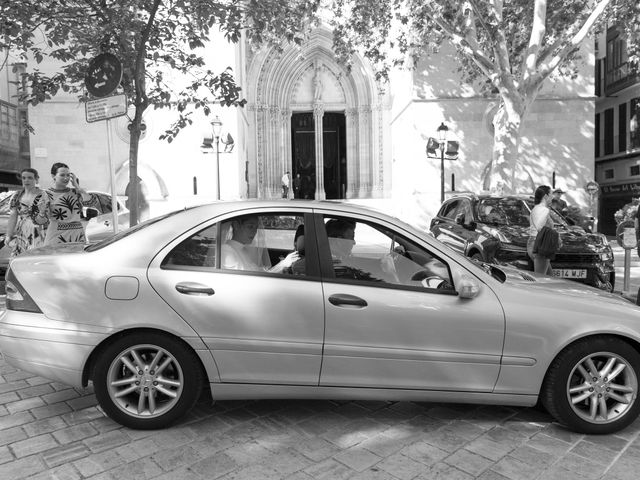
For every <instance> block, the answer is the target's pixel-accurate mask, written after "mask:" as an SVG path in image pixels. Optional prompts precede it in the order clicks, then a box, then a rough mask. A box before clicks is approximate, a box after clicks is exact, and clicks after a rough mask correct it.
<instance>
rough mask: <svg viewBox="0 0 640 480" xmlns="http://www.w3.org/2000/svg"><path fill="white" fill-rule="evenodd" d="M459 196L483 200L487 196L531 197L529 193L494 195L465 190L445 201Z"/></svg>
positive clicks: (505, 197)
mask: <svg viewBox="0 0 640 480" xmlns="http://www.w3.org/2000/svg"><path fill="white" fill-rule="evenodd" d="M460 198H469V199H472V200H485V199H487V198H495V199H514V200H530V199H531V198H532V196H531V195H526V194H524V193H514V194H511V195H494V194H491V193H480V194H478V193H473V192H465V193H460V194H456V195H453V196H452V197H451V198H449V199H448V200H447V201H450V200H457V199H460Z"/></svg>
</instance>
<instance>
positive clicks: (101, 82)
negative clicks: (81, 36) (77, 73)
mask: <svg viewBox="0 0 640 480" xmlns="http://www.w3.org/2000/svg"><path fill="white" fill-rule="evenodd" d="M121 80H122V62H121V61H120V59H119V58H118V57H116V56H115V55H114V54H113V53H101V54H100V55H98V56H97V57H95V58H94V59H92V60H91V62H89V68H88V69H87V74H86V75H85V77H84V84H85V86H86V87H87V91H88V92H89V93H90V94H91V95H93V96H94V97H106V96H108V95H111V94H112V93H113V92H115V91H116V88H118V85H120V81H121Z"/></svg>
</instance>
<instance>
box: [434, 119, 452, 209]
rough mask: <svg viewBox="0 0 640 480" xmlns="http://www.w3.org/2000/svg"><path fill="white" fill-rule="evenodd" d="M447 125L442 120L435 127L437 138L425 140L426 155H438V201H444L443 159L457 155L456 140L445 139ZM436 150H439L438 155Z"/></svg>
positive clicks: (435, 156) (447, 129)
mask: <svg viewBox="0 0 640 480" xmlns="http://www.w3.org/2000/svg"><path fill="white" fill-rule="evenodd" d="M448 131H449V127H447V126H446V125H445V123H444V122H441V123H440V126H439V127H438V129H437V132H438V140H436V139H435V138H433V137H429V140H428V141H427V156H428V157H431V158H438V157H440V202H444V161H445V158H446V159H447V160H455V159H456V158H457V157H458V142H454V141H447V132H448ZM436 150H440V155H438V154H437V152H436ZM445 154H446V157H445Z"/></svg>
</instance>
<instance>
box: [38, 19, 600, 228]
mask: <svg viewBox="0 0 640 480" xmlns="http://www.w3.org/2000/svg"><path fill="white" fill-rule="evenodd" d="M221 42H223V39H222V36H220V38H217V39H214V42H213V44H214V45H215V47H212V48H206V49H204V50H203V56H204V58H205V61H206V62H207V65H208V66H209V67H210V68H211V69H212V70H214V71H220V70H223V69H224V68H226V67H227V66H229V65H234V66H235V68H234V71H235V74H236V80H237V82H238V83H239V85H240V86H241V87H242V94H243V96H244V98H246V100H247V105H246V106H245V107H244V108H237V109H233V108H219V107H216V106H213V114H214V115H218V116H219V117H220V119H221V120H222V123H223V127H222V136H221V138H224V139H227V138H229V137H228V136H229V135H230V136H231V137H233V139H234V140H235V148H234V149H233V150H228V149H226V148H221V149H220V150H218V151H216V150H215V149H211V148H209V149H202V148H201V146H202V144H203V137H204V136H209V137H210V136H211V124H210V122H211V117H205V116H204V115H202V114H201V113H200V112H196V114H194V116H193V117H192V119H193V125H192V126H190V127H188V128H187V129H185V130H184V131H182V132H181V133H180V134H179V135H178V137H177V138H176V139H175V140H174V141H173V142H172V143H170V144H169V143H167V142H166V141H162V140H159V139H158V137H159V135H160V134H162V133H164V132H165V130H166V129H167V128H169V126H170V125H171V122H172V120H174V119H175V112H171V111H167V110H153V109H149V110H148V111H147V112H146V113H145V115H144V122H145V125H146V127H147V128H146V130H145V133H144V137H143V139H142V140H141V142H140V148H139V155H138V163H139V165H140V172H141V175H140V176H141V177H142V179H143V181H144V183H145V184H146V186H147V188H148V190H149V194H150V198H149V200H150V203H151V209H152V211H151V213H152V214H155V213H162V212H163V211H166V210H169V209H172V208H176V207H181V206H183V205H188V204H192V203H200V202H204V201H208V200H211V199H214V198H216V196H217V193H218V192H217V186H216V185H217V183H218V182H217V180H218V177H217V175H218V173H219V179H220V181H219V184H220V192H219V193H220V197H221V198H222V199H235V198H275V197H279V196H280V195H281V188H280V182H281V178H282V175H283V174H284V173H285V172H287V171H289V172H290V174H291V177H292V179H293V178H295V177H297V175H298V174H299V175H300V179H301V193H300V196H301V197H302V198H317V199H345V200H348V201H353V202H359V203H368V204H372V205H373V206H376V207H379V208H383V209H385V210H387V211H389V212H390V213H392V214H395V215H397V216H399V217H402V218H404V219H405V220H408V221H410V222H412V223H413V224H414V225H417V226H419V227H421V228H424V229H427V228H428V225H429V221H430V218H431V216H432V215H434V214H435V213H436V211H437V210H438V207H439V205H440V188H441V184H440V175H441V170H440V167H441V165H440V160H439V159H431V158H428V157H427V155H426V152H425V148H426V144H427V141H428V139H429V137H432V136H436V130H437V128H438V126H439V125H440V124H441V123H442V122H444V123H446V124H447V126H448V127H449V133H450V139H452V140H457V141H458V142H459V144H460V153H459V156H458V159H457V160H455V161H446V163H445V168H444V170H445V178H446V190H447V191H448V192H449V194H450V193H451V192H452V191H461V190H463V191H469V190H471V191H476V192H479V191H481V190H483V188H484V185H485V176H486V174H487V172H488V167H489V164H490V162H491V157H492V145H493V125H492V122H491V121H492V118H493V113H494V112H495V109H496V107H497V105H498V103H497V101H498V99H497V98H488V97H485V96H482V95H479V94H478V93H477V89H474V88H473V87H472V86H469V85H466V84H464V83H463V82H461V81H460V77H459V74H458V73H457V72H456V70H457V67H458V65H457V64H456V62H455V55H454V54H453V50H452V48H449V47H447V46H443V47H442V48H441V50H440V51H438V52H432V53H431V55H429V56H426V57H425V58H424V59H423V60H422V61H421V62H420V63H418V65H416V68H415V69H413V70H394V71H393V72H391V77H390V82H389V83H388V84H380V83H378V82H377V81H376V80H375V74H374V72H373V71H372V69H371V67H370V65H369V63H368V61H367V59H366V58H362V57H357V58H355V60H354V64H353V66H352V68H351V69H349V70H348V69H346V68H345V67H344V66H343V65H341V64H340V63H338V62H337V60H336V58H335V55H334V54H333V50H332V32H331V30H330V29H329V28H328V27H326V26H321V27H319V28H317V29H315V30H314V31H312V32H310V34H309V36H308V39H307V41H306V42H305V43H304V44H303V45H300V46H293V45H291V46H287V45H285V46H284V47H283V49H275V48H259V49H255V50H254V49H252V48H251V47H250V46H249V45H248V44H247V43H246V42H240V43H239V44H238V45H229V46H228V47H226V48H222V47H221ZM583 57H584V63H583V65H582V67H581V69H580V72H579V73H580V75H579V76H578V78H577V79H567V78H561V77H557V78H555V77H554V78H551V79H550V80H549V81H548V82H547V83H546V84H545V86H544V88H543V89H542V90H541V92H540V94H539V97H538V99H537V100H536V102H535V103H534V105H533V106H532V108H531V109H530V111H529V113H528V116H527V117H526V118H525V120H524V123H523V127H522V136H521V154H520V156H519V159H518V179H519V183H518V185H519V188H520V192H521V193H526V194H531V193H533V189H534V187H535V186H536V185H538V184H551V183H552V179H553V178H555V179H556V183H557V186H560V187H562V188H563V189H564V190H566V191H568V192H569V193H568V195H567V196H568V199H569V200H570V201H573V202H574V203H577V204H579V205H583V206H584V205H587V202H586V201H585V197H586V195H585V193H584V188H583V187H584V184H585V183H586V182H587V181H589V180H592V179H593V175H594V172H593V135H594V127H593V121H592V120H591V119H593V118H594V97H593V60H594V57H593V53H592V51H591V49H590V48H588V47H585V51H584V55H583ZM39 68H40V69H41V70H42V71H47V68H48V69H49V71H51V72H53V71H55V69H56V66H55V65H54V64H48V65H47V64H40V65H39ZM199 115H200V116H199ZM29 116H30V123H31V125H32V126H33V127H34V134H33V135H31V137H30V138H31V146H30V151H31V159H32V164H33V165H34V167H35V168H37V169H39V170H41V171H42V172H48V170H49V168H50V166H51V164H52V163H54V162H57V161H63V162H65V163H68V164H69V165H70V166H71V168H72V169H73V170H74V171H75V172H76V174H77V175H78V176H79V177H80V178H81V181H82V184H83V186H85V187H86V188H91V189H95V190H104V191H110V189H111V185H110V168H113V170H114V171H115V176H116V185H115V190H116V193H117V194H119V195H123V194H124V188H125V186H126V183H127V181H128V130H127V126H128V119H127V117H120V118H118V119H114V120H111V121H109V122H98V123H91V124H89V123H87V122H86V120H85V111H84V106H83V105H82V104H79V103H78V101H77V99H76V98H74V97H72V96H64V95H58V96H56V97H55V98H54V99H53V100H52V101H47V102H44V103H43V104H40V105H38V106H37V107H35V108H30V111H29ZM110 165H112V167H110ZM44 176H45V175H43V177H44Z"/></svg>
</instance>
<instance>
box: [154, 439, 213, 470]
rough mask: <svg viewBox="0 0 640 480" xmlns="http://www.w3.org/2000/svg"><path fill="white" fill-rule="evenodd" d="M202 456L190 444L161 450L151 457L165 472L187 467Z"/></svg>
mask: <svg viewBox="0 0 640 480" xmlns="http://www.w3.org/2000/svg"><path fill="white" fill-rule="evenodd" d="M203 458H204V456H203V454H202V453H201V452H199V451H197V450H195V449H194V448H193V447H191V446H190V445H181V446H179V447H177V448H172V449H169V450H162V451H161V452H157V453H155V454H154V455H152V456H151V459H152V460H153V461H154V462H155V463H157V464H158V465H159V466H160V468H162V470H164V471H165V472H168V471H171V470H174V469H176V468H181V467H188V466H189V465H193V464H194V463H196V462H198V461H200V460H202V459H203Z"/></svg>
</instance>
